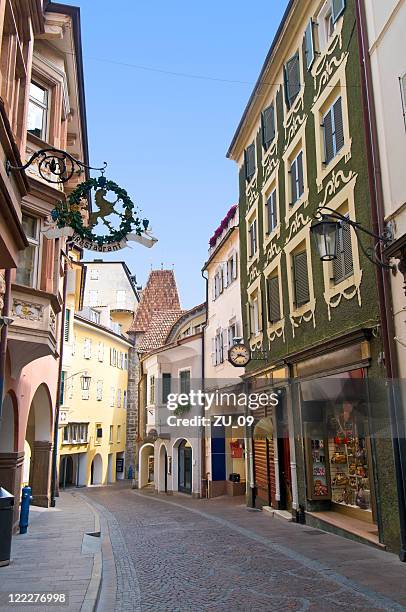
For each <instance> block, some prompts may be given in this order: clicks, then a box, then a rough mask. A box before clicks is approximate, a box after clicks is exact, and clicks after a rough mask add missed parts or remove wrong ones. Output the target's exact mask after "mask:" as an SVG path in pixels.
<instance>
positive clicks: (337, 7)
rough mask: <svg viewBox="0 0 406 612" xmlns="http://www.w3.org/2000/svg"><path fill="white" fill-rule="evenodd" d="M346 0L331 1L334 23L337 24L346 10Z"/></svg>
mask: <svg viewBox="0 0 406 612" xmlns="http://www.w3.org/2000/svg"><path fill="white" fill-rule="evenodd" d="M345 5H346V0H332V2H331V18H332V22H333V24H335V23H336V22H337V21H338V19H339V17H341V15H342V14H343V13H344V11H345Z"/></svg>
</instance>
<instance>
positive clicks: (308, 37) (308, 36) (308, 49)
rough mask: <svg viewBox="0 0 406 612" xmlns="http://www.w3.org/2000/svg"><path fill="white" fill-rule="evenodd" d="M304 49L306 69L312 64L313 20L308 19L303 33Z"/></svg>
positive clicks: (313, 54)
mask: <svg viewBox="0 0 406 612" xmlns="http://www.w3.org/2000/svg"><path fill="white" fill-rule="evenodd" d="M304 51H305V58H306V67H307V69H308V70H310V68H311V67H312V66H313V63H314V58H315V52H314V37H313V20H312V19H310V21H309V23H308V26H307V28H306V31H305V35H304Z"/></svg>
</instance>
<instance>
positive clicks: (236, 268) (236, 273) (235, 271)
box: [233, 251, 238, 279]
mask: <svg viewBox="0 0 406 612" xmlns="http://www.w3.org/2000/svg"><path fill="white" fill-rule="evenodd" d="M237 266H238V253H237V251H235V252H234V253H233V279H235V278H237V276H238V267H237Z"/></svg>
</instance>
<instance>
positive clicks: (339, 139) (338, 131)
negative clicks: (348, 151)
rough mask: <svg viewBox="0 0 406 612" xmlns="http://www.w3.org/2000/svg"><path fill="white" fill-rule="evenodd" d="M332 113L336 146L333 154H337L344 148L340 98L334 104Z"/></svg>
mask: <svg viewBox="0 0 406 612" xmlns="http://www.w3.org/2000/svg"><path fill="white" fill-rule="evenodd" d="M332 112H333V114H334V132H335V144H336V150H335V152H336V153H338V151H340V149H342V148H343V146H344V123H343V108H342V99H341V98H338V100H337V101H336V102H335V103H334V106H333V111H332Z"/></svg>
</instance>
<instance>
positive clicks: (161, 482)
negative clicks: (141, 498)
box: [158, 444, 168, 493]
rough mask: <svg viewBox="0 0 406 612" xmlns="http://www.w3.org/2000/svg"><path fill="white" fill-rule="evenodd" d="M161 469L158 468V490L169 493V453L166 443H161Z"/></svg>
mask: <svg viewBox="0 0 406 612" xmlns="http://www.w3.org/2000/svg"><path fill="white" fill-rule="evenodd" d="M158 467H159V469H158V491H159V492H160V493H167V491H168V453H167V451H166V446H165V444H161V448H160V449H159V466H158Z"/></svg>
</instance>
